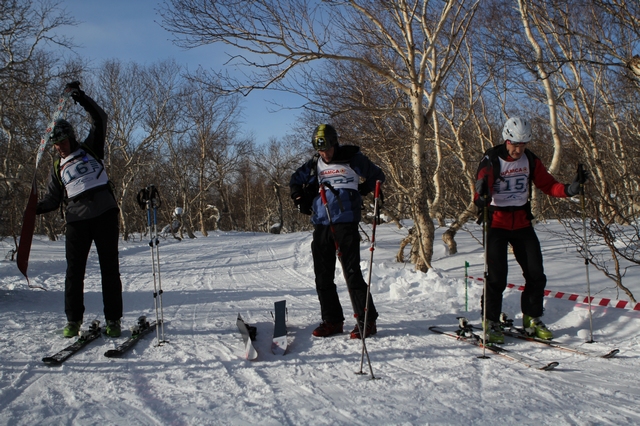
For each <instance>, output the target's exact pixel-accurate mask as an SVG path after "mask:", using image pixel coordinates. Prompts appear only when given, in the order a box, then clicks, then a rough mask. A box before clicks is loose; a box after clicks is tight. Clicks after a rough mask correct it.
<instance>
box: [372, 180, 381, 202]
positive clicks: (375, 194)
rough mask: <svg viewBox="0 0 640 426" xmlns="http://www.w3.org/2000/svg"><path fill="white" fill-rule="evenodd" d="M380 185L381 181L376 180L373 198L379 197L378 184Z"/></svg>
mask: <svg viewBox="0 0 640 426" xmlns="http://www.w3.org/2000/svg"><path fill="white" fill-rule="evenodd" d="M381 185H382V182H381V181H379V180H377V181H376V190H375V192H374V196H373V198H380V186H381Z"/></svg>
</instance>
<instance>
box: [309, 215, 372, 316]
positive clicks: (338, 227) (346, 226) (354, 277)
mask: <svg viewBox="0 0 640 426" xmlns="http://www.w3.org/2000/svg"><path fill="white" fill-rule="evenodd" d="M333 228H334V231H335V235H334V233H333V232H332V231H331V227H330V226H325V225H316V226H315V229H314V231H313V242H312V243H311V253H312V255H313V270H314V272H315V276H316V291H317V292H318V299H319V300H320V312H321V314H322V320H323V321H327V322H331V323H339V322H343V321H344V314H343V311H342V305H341V304H340V299H339V298H338V291H337V287H336V284H335V280H334V277H335V272H336V246H335V241H336V240H337V241H338V245H339V247H340V261H341V263H342V269H343V271H344V276H345V279H346V281H347V288H348V289H349V297H350V298H351V304H352V308H353V312H354V314H355V316H356V318H358V321H359V322H360V323H361V324H362V323H364V316H365V305H366V302H367V283H366V282H365V281H364V278H363V277H362V271H361V270H360V234H359V232H358V224H357V223H336V224H334V225H333ZM334 238H335V239H334ZM377 318H378V312H377V311H376V308H375V306H374V304H373V299H372V297H371V295H369V314H368V315H367V321H375V320H376V319H377Z"/></svg>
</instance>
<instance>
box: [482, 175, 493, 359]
mask: <svg viewBox="0 0 640 426" xmlns="http://www.w3.org/2000/svg"><path fill="white" fill-rule="evenodd" d="M487 171H488V173H490V172H491V169H490V168H489V166H487ZM482 186H483V188H484V189H483V191H482V192H483V194H482V198H483V206H484V207H482V245H483V246H484V275H483V286H484V287H483V290H482V298H483V301H482V356H481V357H480V358H489V357H488V356H487V348H486V346H487V327H488V325H489V324H487V281H488V280H489V262H488V260H487V253H488V244H487V233H488V231H489V229H488V227H489V225H488V222H489V206H488V204H489V175H488V174H487V175H486V176H485V177H484V181H483V182H482Z"/></svg>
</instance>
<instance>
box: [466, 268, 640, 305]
mask: <svg viewBox="0 0 640 426" xmlns="http://www.w3.org/2000/svg"><path fill="white" fill-rule="evenodd" d="M467 278H470V279H472V280H477V281H484V279H483V278H478V277H472V276H467ZM507 288H514V289H516V290H520V291H523V290H524V286H523V285H516V284H510V283H507ZM544 295H545V296H546V297H553V298H555V299H567V300H570V301H572V302H577V303H585V304H589V297H588V296H581V295H579V294H571V293H563V292H561V291H550V290H545V291H544ZM591 304H592V305H596V306H610V307H612V308H620V309H630V310H632V311H640V303H632V302H629V301H627V300H612V299H607V298H602V299H596V298H595V297H593V296H591Z"/></svg>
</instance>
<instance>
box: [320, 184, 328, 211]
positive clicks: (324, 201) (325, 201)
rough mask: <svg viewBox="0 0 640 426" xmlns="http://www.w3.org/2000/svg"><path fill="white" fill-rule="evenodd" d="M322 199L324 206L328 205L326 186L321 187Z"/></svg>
mask: <svg viewBox="0 0 640 426" xmlns="http://www.w3.org/2000/svg"><path fill="white" fill-rule="evenodd" d="M320 198H321V199H322V204H323V205H325V206H326V205H327V192H326V191H325V190H324V184H322V185H320Z"/></svg>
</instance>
